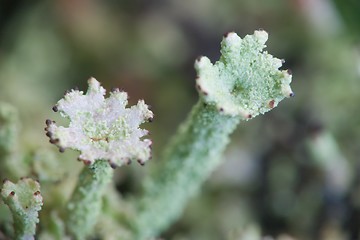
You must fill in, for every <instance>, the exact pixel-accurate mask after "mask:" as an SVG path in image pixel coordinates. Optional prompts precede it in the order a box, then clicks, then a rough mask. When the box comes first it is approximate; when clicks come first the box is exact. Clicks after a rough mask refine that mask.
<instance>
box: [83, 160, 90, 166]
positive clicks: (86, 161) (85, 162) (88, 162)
mask: <svg viewBox="0 0 360 240" xmlns="http://www.w3.org/2000/svg"><path fill="white" fill-rule="evenodd" d="M82 161H83V163H84V164H85V165H86V166H89V165H91V163H92V162H91V161H90V160H82Z"/></svg>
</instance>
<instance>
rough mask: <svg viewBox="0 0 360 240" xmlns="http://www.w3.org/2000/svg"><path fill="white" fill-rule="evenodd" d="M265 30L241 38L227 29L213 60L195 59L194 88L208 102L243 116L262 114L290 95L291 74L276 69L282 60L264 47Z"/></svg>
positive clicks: (222, 109)
mask: <svg viewBox="0 0 360 240" xmlns="http://www.w3.org/2000/svg"><path fill="white" fill-rule="evenodd" d="M267 39H268V34H267V33H266V32H265V31H263V30H259V31H255V32H254V34H253V35H247V36H245V37H244V38H243V39H241V38H240V37H239V36H238V35H237V34H236V33H234V32H230V33H227V34H226V35H225V36H224V38H223V41H222V42H221V57H220V60H219V61H217V62H216V63H215V64H212V63H211V62H210V60H209V59H208V58H207V57H200V58H198V59H197V60H196V62H195V69H196V71H197V73H198V77H197V80H196V81H197V89H198V91H199V93H200V95H201V96H202V97H203V99H204V100H205V101H206V102H207V103H208V104H213V105H215V106H216V107H217V108H218V109H219V110H220V111H221V112H223V113H224V114H227V115H230V116H240V117H241V118H243V119H249V118H252V117H255V116H256V115H258V114H260V113H261V114H263V113H265V112H267V111H269V110H271V109H272V108H274V107H275V106H277V104H278V103H279V102H280V101H281V100H282V99H284V97H291V96H293V95H294V94H293V92H292V90H291V88H290V82H291V75H290V74H289V73H288V71H286V70H279V68H280V67H281V66H282V60H280V59H278V58H275V57H273V56H272V55H271V54H268V53H267V52H266V51H263V49H264V48H265V47H266V45H265V42H266V41H267Z"/></svg>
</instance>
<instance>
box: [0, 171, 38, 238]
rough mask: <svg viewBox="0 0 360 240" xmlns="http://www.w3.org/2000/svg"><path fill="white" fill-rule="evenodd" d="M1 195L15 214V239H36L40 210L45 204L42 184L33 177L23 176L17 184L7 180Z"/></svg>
mask: <svg viewBox="0 0 360 240" xmlns="http://www.w3.org/2000/svg"><path fill="white" fill-rule="evenodd" d="M1 196H2V199H3V201H4V202H5V203H6V204H7V205H8V206H9V208H10V211H11V213H12V216H13V222H14V232H15V236H14V239H17V240H20V239H21V240H30V239H34V235H35V232H36V224H37V223H38V222H39V218H38V216H39V211H40V210H41V206H42V205H43V202H42V196H41V194H40V184H39V183H38V182H36V181H34V180H32V179H31V178H23V179H21V180H20V181H18V182H17V183H16V184H15V183H12V182H10V181H9V180H5V181H4V185H3V188H2V190H1Z"/></svg>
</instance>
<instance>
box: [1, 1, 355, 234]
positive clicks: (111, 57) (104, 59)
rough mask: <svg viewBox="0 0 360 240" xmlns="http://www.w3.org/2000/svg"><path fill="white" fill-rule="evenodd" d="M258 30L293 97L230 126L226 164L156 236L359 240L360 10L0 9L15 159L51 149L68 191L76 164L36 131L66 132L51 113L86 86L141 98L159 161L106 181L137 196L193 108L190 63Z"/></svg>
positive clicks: (285, 6)
mask: <svg viewBox="0 0 360 240" xmlns="http://www.w3.org/2000/svg"><path fill="white" fill-rule="evenodd" d="M259 28H262V29H264V30H266V31H267V32H269V35H270V37H269V41H268V43H267V45H268V48H267V50H268V51H269V52H270V53H271V54H273V55H274V56H276V57H278V58H283V59H285V60H286V62H285V64H284V69H287V68H289V69H291V71H292V73H293V83H292V88H293V90H294V92H295V94H296V97H295V98H292V99H289V100H285V101H284V102H282V103H281V104H280V105H279V107H278V108H276V109H274V110H273V111H271V112H270V113H268V114H266V115H265V116H259V117H257V118H256V119H253V120H251V121H249V122H243V123H242V124H241V125H240V126H239V128H238V129H237V131H236V133H235V134H234V135H233V136H232V139H233V141H232V143H231V144H230V146H229V147H228V149H227V151H226V154H225V156H224V162H223V164H222V165H221V166H220V168H219V169H217V171H216V172H214V173H213V175H212V176H211V178H210V179H209V180H208V181H207V182H206V183H205V184H204V186H203V188H202V191H201V193H200V194H199V195H198V196H197V197H195V198H193V199H192V200H191V201H190V202H189V204H188V206H187V208H186V210H185V212H184V214H183V216H182V217H181V218H180V219H179V220H178V221H177V222H176V223H175V224H173V225H172V227H171V228H170V229H168V230H167V231H166V232H164V233H163V234H162V235H161V237H163V238H164V239H209V240H212V239H246V237H251V236H272V237H274V238H278V239H359V238H360V234H359V233H360V232H359V231H360V175H359V170H360V161H359V160H360V159H359V156H360V114H359V113H360V107H359V103H360V38H359V37H360V2H359V1H358V0H255V1H254V0H245V1H236V0H227V1H215V0H193V1H189V0H184V1H177V0H158V1H153V0H123V1H114V0H104V1H95V0H73V1H70V0H56V1H26V0H1V1H0V101H2V102H7V103H10V104H12V105H13V106H15V107H16V108H17V109H18V111H19V114H20V122H21V131H20V142H21V144H20V145H21V148H22V150H23V151H25V152H27V153H29V154H31V153H32V152H36V151H37V150H38V149H47V150H48V151H53V152H54V154H55V155H56V157H57V158H59V159H60V160H61V161H62V163H64V164H66V166H67V167H68V168H69V169H70V170H69V173H67V174H68V176H69V178H71V177H73V178H74V179H75V178H76V174H77V171H79V169H80V168H81V167H82V165H81V164H80V163H78V162H77V161H74V159H75V158H76V154H74V153H72V152H71V151H67V152H66V153H65V154H63V155H61V156H57V155H59V154H58V153H57V152H56V149H55V147H54V146H52V145H50V144H48V139H47V138H46V137H45V133H44V130H43V128H44V121H45V119H47V118H51V119H57V120H59V121H61V119H59V117H58V116H57V115H56V114H54V113H53V112H52V111H51V107H52V106H53V105H54V104H55V103H56V102H57V101H58V100H59V99H60V98H61V97H62V95H63V92H64V91H65V90H66V89H71V88H73V87H75V86H78V87H79V88H80V89H82V90H85V89H86V80H87V79H88V78H89V77H90V76H93V77H95V78H97V79H98V80H99V81H101V82H102V84H103V85H104V87H105V88H106V89H111V88H112V87H119V88H121V89H124V90H125V91H127V92H128V93H129V96H130V104H133V103H136V102H137V100H138V99H145V101H146V102H147V103H148V104H150V105H151V106H152V110H153V112H154V113H155V121H154V122H153V123H151V124H148V125H147V126H146V127H147V128H149V129H150V130H151V133H152V134H151V138H152V139H153V141H154V146H153V149H154V150H153V151H154V159H153V160H152V161H150V162H148V164H147V165H146V166H145V167H140V166H138V165H136V164H134V165H131V166H129V167H123V168H120V169H118V170H117V176H116V179H115V184H116V187H117V189H118V191H119V193H121V194H122V195H125V196H126V195H132V194H136V192H137V191H139V186H140V184H141V180H142V179H143V176H144V175H146V173H147V171H149V170H151V169H153V168H156V166H157V164H161V163H160V162H158V161H157V156H158V155H159V154H160V152H161V149H162V148H163V147H164V145H165V144H166V142H168V140H169V138H170V137H171V135H172V134H174V133H175V131H176V128H177V126H178V125H179V124H180V123H181V122H182V121H183V120H184V119H185V117H186V115H187V113H188V112H189V111H190V109H191V107H192V105H193V104H194V103H195V102H196V101H197V98H198V96H197V93H196V90H195V88H194V85H195V82H194V79H195V71H194V68H193V63H194V60H195V58H196V57H197V56H199V55H205V56H208V57H209V58H210V59H211V60H212V61H216V60H217V59H218V57H219V56H220V53H219V49H220V41H221V39H222V35H223V34H224V33H225V32H228V31H235V32H237V33H238V34H239V35H240V36H242V37H243V36H245V35H246V34H251V33H253V31H254V30H255V29H259ZM220 127H221V126H220ZM60 165H61V164H60ZM69 166H70V167H69ZM69 191H70V190H69ZM45 205H46V199H45ZM40 228H41V226H40Z"/></svg>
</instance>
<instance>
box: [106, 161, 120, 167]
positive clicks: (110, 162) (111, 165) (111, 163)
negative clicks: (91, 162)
mask: <svg viewBox="0 0 360 240" xmlns="http://www.w3.org/2000/svg"><path fill="white" fill-rule="evenodd" d="M108 162H109V165H110V167H111V168H112V169H116V168H117V167H118V165H117V164H116V163H114V162H112V161H108Z"/></svg>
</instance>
